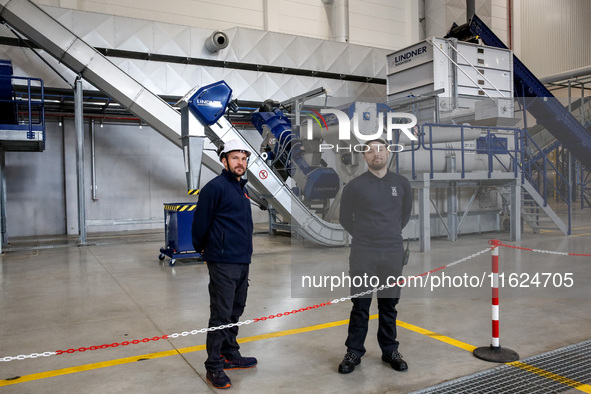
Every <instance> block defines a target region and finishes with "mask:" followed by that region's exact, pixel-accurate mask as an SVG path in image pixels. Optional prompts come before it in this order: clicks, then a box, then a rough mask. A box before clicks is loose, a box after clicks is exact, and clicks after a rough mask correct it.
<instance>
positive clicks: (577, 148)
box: [468, 15, 591, 167]
mask: <svg viewBox="0 0 591 394" xmlns="http://www.w3.org/2000/svg"><path fill="white" fill-rule="evenodd" d="M468 27H469V29H470V32H471V33H472V34H474V35H476V36H479V37H480V39H481V40H482V42H483V43H484V44H485V45H489V46H493V47H497V48H505V49H506V48H507V46H506V45H505V44H504V43H503V42H502V41H501V40H500V39H499V38H498V37H497V36H496V35H495V34H494V33H493V31H492V30H491V29H490V28H489V27H488V26H487V25H486V24H485V23H484V22H483V21H482V20H481V19H480V18H479V17H478V16H476V15H474V16H473V17H472V19H471V21H470V23H469V25H468ZM513 80H514V87H513V89H514V93H515V97H522V98H523V99H524V101H525V102H526V109H527V110H528V111H529V112H530V113H531V114H532V115H533V116H534V117H535V118H536V120H537V121H538V123H540V124H542V125H543V126H544V127H545V128H546V129H547V130H548V131H549V132H550V133H551V134H552V135H553V136H554V137H555V138H556V139H557V140H558V141H560V142H561V143H562V145H563V146H564V147H565V148H567V149H568V150H569V151H570V152H571V153H572V154H573V155H574V157H575V158H576V159H577V160H579V161H580V162H581V163H582V164H584V165H585V166H587V167H591V133H590V132H589V131H588V130H587V129H586V128H585V127H584V126H583V125H582V124H581V123H579V121H578V120H577V119H576V118H575V117H574V116H573V115H572V114H571V113H570V112H569V111H568V110H567V109H565V108H564V106H562V105H561V104H560V102H559V101H558V99H556V97H554V95H553V94H552V93H551V92H550V91H549V90H548V89H547V88H546V87H545V86H544V84H543V83H542V82H540V80H539V79H538V78H536V76H535V75H534V74H533V73H532V72H531V71H530V70H529V69H528V68H527V67H526V66H525V65H524V64H523V63H522V62H521V60H519V59H518V58H517V56H513ZM526 98H527V99H528V100H525V99H526Z"/></svg>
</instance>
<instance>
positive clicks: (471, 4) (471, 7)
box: [466, 0, 476, 22]
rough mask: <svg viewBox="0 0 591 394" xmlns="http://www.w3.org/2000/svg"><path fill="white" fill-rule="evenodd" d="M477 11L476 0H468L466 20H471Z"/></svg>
mask: <svg viewBox="0 0 591 394" xmlns="http://www.w3.org/2000/svg"><path fill="white" fill-rule="evenodd" d="M475 13H476V0H466V21H467V22H470V19H472V17H473V16H474V14H475Z"/></svg>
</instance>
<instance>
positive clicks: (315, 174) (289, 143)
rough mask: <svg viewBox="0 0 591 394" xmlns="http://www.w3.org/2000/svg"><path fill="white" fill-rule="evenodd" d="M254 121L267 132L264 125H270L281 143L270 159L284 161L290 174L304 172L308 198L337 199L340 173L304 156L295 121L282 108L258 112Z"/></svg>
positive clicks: (301, 188) (303, 188) (303, 189)
mask: <svg viewBox="0 0 591 394" xmlns="http://www.w3.org/2000/svg"><path fill="white" fill-rule="evenodd" d="M251 121H252V124H253V125H254V126H255V128H256V129H257V130H258V132H259V133H260V134H261V135H263V126H265V125H266V126H267V127H268V128H269V130H270V131H271V133H272V134H273V136H275V138H276V140H277V143H276V144H275V147H274V149H273V150H272V151H270V152H268V155H269V156H268V158H267V159H268V160H271V161H273V162H275V163H280V164H281V165H282V166H283V167H284V168H286V169H287V170H288V173H289V175H290V176H292V177H293V176H294V175H295V172H296V171H298V170H299V171H302V173H303V174H304V176H305V178H306V184H305V185H304V186H301V185H300V187H299V188H298V190H300V191H301V192H302V193H303V195H304V197H305V198H307V199H308V200H326V199H330V198H334V197H335V196H336V195H337V193H338V191H339V187H340V181H339V176H338V174H337V173H336V172H335V171H334V170H333V169H332V168H327V167H314V166H311V165H310V164H309V163H308V162H307V161H306V160H305V158H304V154H305V152H304V150H303V149H302V146H301V144H300V143H299V142H298V141H297V140H296V138H297V136H295V134H294V133H293V132H292V131H291V122H290V121H289V119H288V118H287V117H286V116H285V115H284V114H283V112H282V111H281V110H279V109H278V108H274V109H273V111H271V112H254V113H253V114H252V120H251Z"/></svg>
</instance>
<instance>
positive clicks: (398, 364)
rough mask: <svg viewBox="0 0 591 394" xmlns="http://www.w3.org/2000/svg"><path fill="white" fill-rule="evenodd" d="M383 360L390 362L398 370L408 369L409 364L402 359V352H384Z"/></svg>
mask: <svg viewBox="0 0 591 394" xmlns="http://www.w3.org/2000/svg"><path fill="white" fill-rule="evenodd" d="M382 360H383V361H385V362H387V363H389V364H390V366H391V367H392V368H394V369H395V370H397V371H406V370H407V369H408V364H407V363H406V361H404V360H403V359H402V354H400V353H398V352H393V353H392V354H382Z"/></svg>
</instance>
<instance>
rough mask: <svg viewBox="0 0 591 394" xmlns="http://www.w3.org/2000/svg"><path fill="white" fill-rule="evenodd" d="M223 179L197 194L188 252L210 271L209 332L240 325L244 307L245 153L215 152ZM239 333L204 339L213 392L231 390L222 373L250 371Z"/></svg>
mask: <svg viewBox="0 0 591 394" xmlns="http://www.w3.org/2000/svg"><path fill="white" fill-rule="evenodd" d="M218 153H219V157H220V161H221V162H222V164H223V165H224V169H223V170H222V173H221V174H220V175H218V176H217V177H215V178H214V179H212V180H211V181H210V182H208V183H207V184H206V185H205V186H204V187H203V188H202V189H201V191H200V193H199V201H198V202H197V208H196V210H195V214H194V216H193V226H192V237H193V247H194V248H195V250H196V251H198V252H201V254H202V255H203V260H205V261H206V262H207V268H208V270H209V298H210V317H209V327H217V326H221V325H224V324H230V323H236V322H238V321H239V319H240V316H241V315H242V312H243V311H244V307H245V305H246V296H247V289H248V271H249V266H250V260H251V256H252V230H253V225H252V213H251V208H250V198H249V196H248V191H247V189H246V183H247V180H246V179H242V176H243V175H244V173H245V172H246V167H247V165H248V158H249V156H250V154H251V150H250V147H249V146H248V145H246V144H245V143H244V142H242V141H240V140H230V141H228V142H227V143H225V144H224V145H223V146H221V147H220V149H219V150H218ZM237 335H238V327H237V326H236V327H231V328H226V329H223V330H215V331H209V332H208V333H207V339H206V347H207V360H206V361H205V369H206V370H207V380H208V381H209V382H210V383H211V384H212V385H213V386H214V387H216V388H220V389H223V388H228V387H231V386H232V383H231V381H230V378H229V377H228V376H227V375H226V373H225V372H224V370H228V369H238V368H240V369H244V368H252V367H254V366H255V365H256V364H257V359H256V358H254V357H243V356H242V355H241V354H240V351H239V349H240V346H239V345H238V342H237V341H236V336H237Z"/></svg>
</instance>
